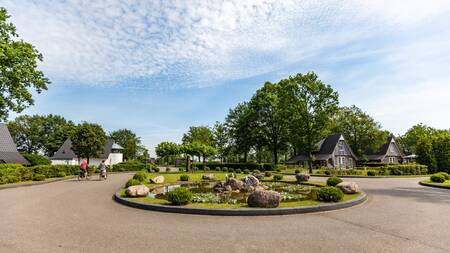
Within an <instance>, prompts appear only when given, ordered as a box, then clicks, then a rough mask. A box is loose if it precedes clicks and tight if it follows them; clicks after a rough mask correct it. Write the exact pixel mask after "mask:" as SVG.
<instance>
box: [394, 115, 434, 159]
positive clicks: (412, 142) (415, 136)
mask: <svg viewBox="0 0 450 253" xmlns="http://www.w3.org/2000/svg"><path fill="white" fill-rule="evenodd" d="M435 132H436V129H434V128H432V127H429V126H427V125H425V124H422V123H420V124H417V125H414V126H412V127H411V128H410V129H408V131H407V132H406V133H405V134H404V135H403V136H401V137H400V138H399V141H400V143H401V146H402V148H403V149H404V152H405V153H406V154H416V153H417V150H418V147H419V145H418V144H419V142H420V140H422V139H430V138H431V136H432V135H433V134H434V133H435ZM422 151H423V150H422Z"/></svg>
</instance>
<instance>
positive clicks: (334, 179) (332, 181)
mask: <svg viewBox="0 0 450 253" xmlns="http://www.w3.org/2000/svg"><path fill="white" fill-rule="evenodd" d="M341 182H342V179H340V178H338V177H330V178H328V179H327V185H328V186H336V185H338V184H339V183H341Z"/></svg>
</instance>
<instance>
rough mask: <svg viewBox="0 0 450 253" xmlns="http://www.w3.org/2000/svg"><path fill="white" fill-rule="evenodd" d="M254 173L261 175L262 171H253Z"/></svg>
mask: <svg viewBox="0 0 450 253" xmlns="http://www.w3.org/2000/svg"><path fill="white" fill-rule="evenodd" d="M253 173H255V174H259V173H261V171H259V170H253Z"/></svg>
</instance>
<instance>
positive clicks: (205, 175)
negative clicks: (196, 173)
mask: <svg viewBox="0 0 450 253" xmlns="http://www.w3.org/2000/svg"><path fill="white" fill-rule="evenodd" d="M215 178H216V177H215V175H214V174H204V175H202V179H204V180H214V179H215Z"/></svg>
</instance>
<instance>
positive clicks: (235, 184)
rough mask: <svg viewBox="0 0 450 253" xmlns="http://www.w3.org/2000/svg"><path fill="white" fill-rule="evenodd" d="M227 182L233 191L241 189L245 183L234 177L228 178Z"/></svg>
mask: <svg viewBox="0 0 450 253" xmlns="http://www.w3.org/2000/svg"><path fill="white" fill-rule="evenodd" d="M225 184H227V185H229V186H230V187H231V189H232V190H233V191H234V190H241V189H242V188H243V187H244V183H243V182H242V181H239V180H237V179H236V178H234V177H230V178H228V180H227V182H226V183H225Z"/></svg>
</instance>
